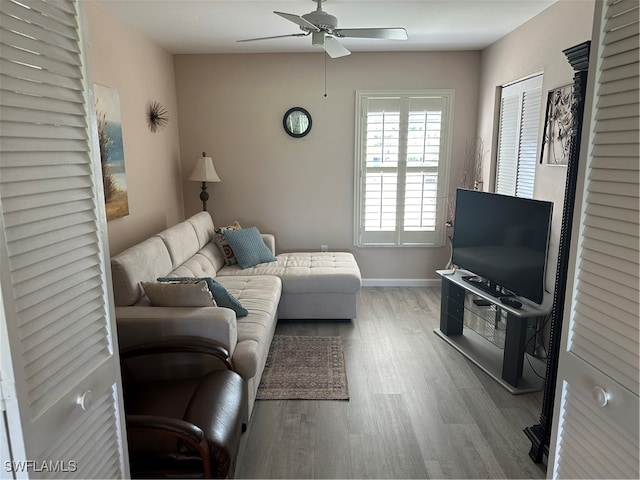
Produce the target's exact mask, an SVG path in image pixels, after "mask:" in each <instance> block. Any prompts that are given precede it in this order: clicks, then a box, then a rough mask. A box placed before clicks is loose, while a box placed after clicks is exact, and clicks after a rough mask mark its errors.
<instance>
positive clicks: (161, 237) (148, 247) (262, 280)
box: [111, 212, 361, 417]
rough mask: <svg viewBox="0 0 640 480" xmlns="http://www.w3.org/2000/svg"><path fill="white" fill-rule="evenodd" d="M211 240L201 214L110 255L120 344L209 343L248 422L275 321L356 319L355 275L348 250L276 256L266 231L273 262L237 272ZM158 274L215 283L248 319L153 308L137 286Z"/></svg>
mask: <svg viewBox="0 0 640 480" xmlns="http://www.w3.org/2000/svg"><path fill="white" fill-rule="evenodd" d="M215 235H216V232H215V229H214V224H213V221H212V219H211V216H210V215H209V213H207V212H200V213H198V214H196V215H194V216H192V217H191V218H189V219H187V220H186V221H184V222H182V223H179V224H177V225H175V226H173V227H170V228H168V229H167V230H165V231H163V232H160V233H158V234H156V235H153V236H152V237H150V238H148V239H146V240H144V241H143V242H141V243H139V244H137V245H134V246H133V247H131V248H129V249H127V250H125V251H123V252H121V253H119V254H117V255H115V256H113V257H112V259H111V275H112V283H113V293H114V302H115V314H116V322H117V327H118V341H119V344H120V347H121V348H126V347H129V346H131V345H135V344H139V343H143V342H149V341H156V340H162V339H164V338H167V337H170V336H189V335H190V336H202V337H206V338H210V339H212V340H215V341H216V342H218V343H220V344H221V345H222V346H224V347H225V348H227V349H228V350H229V352H230V354H231V357H232V361H233V364H234V368H235V370H236V371H237V372H238V373H239V374H240V375H241V376H242V377H243V378H244V379H245V388H246V389H247V399H248V409H247V413H248V417H249V416H250V415H251V412H252V410H253V404H254V401H255V397H256V392H257V389H258V386H259V384H260V378H261V375H262V371H263V370H264V366H265V363H266V359H267V354H268V353H269V347H270V345H271V340H272V338H273V335H274V331H275V327H276V323H277V320H278V318H283V319H352V318H355V317H356V305H357V295H358V292H359V290H360V286H361V276H360V270H359V268H358V265H357V263H356V261H355V259H354V257H353V255H351V254H350V253H346V252H317V253H281V254H278V255H275V237H274V236H273V235H270V234H261V238H262V240H263V241H264V244H265V245H266V247H267V248H268V249H269V250H270V251H271V253H272V254H273V258H274V259H275V260H274V261H270V262H268V263H260V264H257V265H255V266H252V267H250V268H245V269H242V268H241V267H240V266H239V265H237V264H235V265H227V264H226V262H225V255H224V253H223V252H222V251H221V249H220V248H219V246H218V244H217V243H216V241H215ZM162 277H180V278H184V277H189V278H194V277H195V278H198V279H201V278H208V279H213V280H215V282H217V283H218V284H219V285H222V286H223V287H224V289H226V291H227V292H228V293H230V294H231V295H232V296H233V297H234V298H235V299H237V301H238V302H239V303H240V304H241V306H242V307H244V309H246V313H247V314H246V315H245V316H238V315H236V312H235V311H234V310H232V309H231V308H225V307H220V306H193V307H192V306H181V307H176V306H154V305H152V303H151V301H150V300H149V297H148V295H146V293H145V289H144V287H143V285H144V284H145V282H156V281H157V280H158V279H159V278H162ZM214 296H215V295H214ZM187 368H188V367H187Z"/></svg>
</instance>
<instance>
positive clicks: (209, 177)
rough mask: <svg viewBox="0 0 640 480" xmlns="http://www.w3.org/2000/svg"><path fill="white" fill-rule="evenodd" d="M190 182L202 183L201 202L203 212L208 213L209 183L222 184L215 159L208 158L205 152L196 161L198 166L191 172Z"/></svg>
mask: <svg viewBox="0 0 640 480" xmlns="http://www.w3.org/2000/svg"><path fill="white" fill-rule="evenodd" d="M189 180H192V181H194V182H202V187H201V188H202V191H201V192H200V200H201V201H202V210H203V211H205V212H206V211H207V200H209V193H208V192H207V182H221V181H222V180H220V177H219V176H218V174H217V173H216V167H214V166H213V158H211V157H207V154H206V153H205V152H202V156H201V157H199V158H198V159H197V160H196V166H195V167H194V168H193V171H192V172H191V176H190V177H189Z"/></svg>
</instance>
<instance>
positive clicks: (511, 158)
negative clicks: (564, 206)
mask: <svg viewBox="0 0 640 480" xmlns="http://www.w3.org/2000/svg"><path fill="white" fill-rule="evenodd" d="M541 103H542V75H537V76H535V77H532V78H529V79H526V80H522V81H520V82H517V83H514V84H512V85H509V86H507V87H504V88H503V89H502V94H501V99H500V118H499V127H498V158H497V168H496V185H495V191H496V193H501V194H504V195H517V196H519V197H524V198H533V188H534V182H535V170H536V162H537V158H538V131H539V125H540V111H541Z"/></svg>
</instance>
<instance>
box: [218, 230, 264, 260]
mask: <svg viewBox="0 0 640 480" xmlns="http://www.w3.org/2000/svg"><path fill="white" fill-rule="evenodd" d="M224 238H225V239H226V240H227V242H229V245H230V246H231V249H232V250H233V254H234V255H235V256H236V260H237V261H238V264H239V265H240V268H242V269H245V268H249V267H253V266H255V265H258V264H259V263H266V262H275V261H276V257H274V256H273V253H271V250H269V247H267V246H266V245H265V243H264V240H262V237H261V236H260V231H259V230H258V229H257V228H256V227H251V228H241V229H240V230H227V231H226V232H224Z"/></svg>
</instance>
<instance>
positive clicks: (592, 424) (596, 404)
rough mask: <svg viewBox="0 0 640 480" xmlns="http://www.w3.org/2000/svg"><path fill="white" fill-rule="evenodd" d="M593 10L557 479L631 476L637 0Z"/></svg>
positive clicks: (638, 149) (561, 373)
mask: <svg viewBox="0 0 640 480" xmlns="http://www.w3.org/2000/svg"><path fill="white" fill-rule="evenodd" d="M601 9H602V6H601V4H599V7H598V9H597V10H596V17H595V18H596V22H597V25H601V29H602V30H601V33H600V39H599V45H598V56H597V69H594V70H597V74H596V75H597V78H596V84H595V98H594V111H593V115H592V122H591V125H590V128H591V137H590V138H591V144H590V153H589V158H588V159H587V161H588V164H587V173H586V181H585V191H584V199H583V215H584V216H583V218H582V222H581V225H580V235H579V239H578V242H579V244H578V248H577V261H576V262H577V267H576V276H575V279H574V298H573V301H572V304H571V306H570V307H568V308H570V315H571V319H570V320H571V321H570V324H569V327H568V332H565V338H564V339H563V342H566V349H563V351H562V352H561V356H560V365H559V370H558V378H559V383H558V391H561V392H562V400H560V401H559V402H558V404H559V405H558V406H557V407H556V411H557V412H558V414H557V415H554V418H558V426H557V441H558V446H557V454H556V458H555V464H554V477H559V478H638V477H639V474H640V471H639V468H638V462H639V441H638V438H639V436H640V435H639V431H638V429H639V425H638V422H639V417H638V407H639V402H638V393H639V389H638V374H639V371H640V370H639V360H638V359H639V353H640V352H639V350H640V349H639V325H638V318H639V316H640V311H639V300H638V299H639V295H640V286H639V283H640V282H639V276H640V274H639V269H640V258H639V255H640V253H639V249H638V244H639V243H638V242H639V239H640V235H639V226H638V223H639V220H638V218H639V207H638V202H639V188H640V182H639V174H640V167H639V162H638V159H639V157H640V145H639V138H638V131H639V126H640V125H639V119H640V114H639V106H640V94H639V88H638V86H639V81H640V78H639V76H638V66H639V60H638V59H639V52H640V50H639V47H638V45H639V40H638V39H639V35H638V34H639V30H640V29H639V22H638V18H639V9H638V0H615V1H609V2H607V5H606V7H605V8H604V9H602V12H601V11H600V10H601ZM576 218H580V216H578V215H576Z"/></svg>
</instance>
